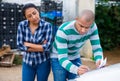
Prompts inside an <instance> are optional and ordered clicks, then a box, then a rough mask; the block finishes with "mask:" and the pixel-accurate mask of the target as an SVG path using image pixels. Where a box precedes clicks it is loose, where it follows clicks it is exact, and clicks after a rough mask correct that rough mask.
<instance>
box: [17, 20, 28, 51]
mask: <svg viewBox="0 0 120 81" xmlns="http://www.w3.org/2000/svg"><path fill="white" fill-rule="evenodd" d="M22 27H23V24H22V22H20V23H19V25H18V30H17V48H18V49H19V50H21V51H27V47H26V46H24V39H23V31H22Z"/></svg>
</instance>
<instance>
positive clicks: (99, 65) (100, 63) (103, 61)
mask: <svg viewBox="0 0 120 81" xmlns="http://www.w3.org/2000/svg"><path fill="white" fill-rule="evenodd" d="M106 62H107V58H105V59H101V60H98V61H97V62H96V67H97V68H102V67H105V66H106Z"/></svg>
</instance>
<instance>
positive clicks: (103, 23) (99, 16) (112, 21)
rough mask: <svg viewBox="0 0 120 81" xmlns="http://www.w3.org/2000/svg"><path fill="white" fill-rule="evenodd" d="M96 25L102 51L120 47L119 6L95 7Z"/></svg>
mask: <svg viewBox="0 0 120 81" xmlns="http://www.w3.org/2000/svg"><path fill="white" fill-rule="evenodd" d="M95 13H96V23H97V25H98V29H99V35H100V39H101V44H102V47H103V49H104V50H110V49H113V48H115V47H117V46H120V4H119V5H117V6H114V4H112V5H109V6H108V5H107V6H106V5H101V4H98V5H97V6H96V12H95Z"/></svg>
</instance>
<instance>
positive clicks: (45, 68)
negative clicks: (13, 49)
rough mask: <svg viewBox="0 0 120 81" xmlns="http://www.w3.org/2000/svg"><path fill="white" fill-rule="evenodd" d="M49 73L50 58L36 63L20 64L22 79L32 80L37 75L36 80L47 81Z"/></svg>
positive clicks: (24, 80) (25, 80)
mask: <svg viewBox="0 0 120 81" xmlns="http://www.w3.org/2000/svg"><path fill="white" fill-rule="evenodd" d="M49 73H50V60H47V61H45V62H43V63H41V64H38V65H32V66H30V65H28V64H26V63H24V62H23V64H22V81H34V80H35V76H36V75H37V81H48V76H49Z"/></svg>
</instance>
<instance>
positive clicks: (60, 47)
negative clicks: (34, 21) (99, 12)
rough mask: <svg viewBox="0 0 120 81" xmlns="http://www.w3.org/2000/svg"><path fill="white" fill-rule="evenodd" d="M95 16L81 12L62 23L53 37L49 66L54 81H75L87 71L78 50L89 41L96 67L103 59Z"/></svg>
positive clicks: (89, 12)
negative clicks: (74, 17)
mask: <svg viewBox="0 0 120 81" xmlns="http://www.w3.org/2000/svg"><path fill="white" fill-rule="evenodd" d="M94 19H95V15H94V13H93V12H92V11H91V10H83V11H82V12H81V13H80V14H79V16H78V18H76V20H73V21H69V22H65V23H63V24H62V25H61V26H60V27H59V29H58V31H57V33H56V37H55V41H54V43H53V47H52V53H51V64H52V71H53V76H54V81H67V80H70V79H75V78H76V77H77V76H78V75H81V74H84V73H86V72H88V71H89V67H88V66H86V65H83V64H82V63H81V59H80V49H81V48H82V46H83V45H84V44H85V42H86V41H87V40H88V39H90V42H91V45H92V51H93V55H94V59H95V61H96V67H98V66H99V64H100V62H101V60H102V59H103V51H102V48H101V45H100V39H99V35H98V29H97V26H96V24H95V22H94Z"/></svg>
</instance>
